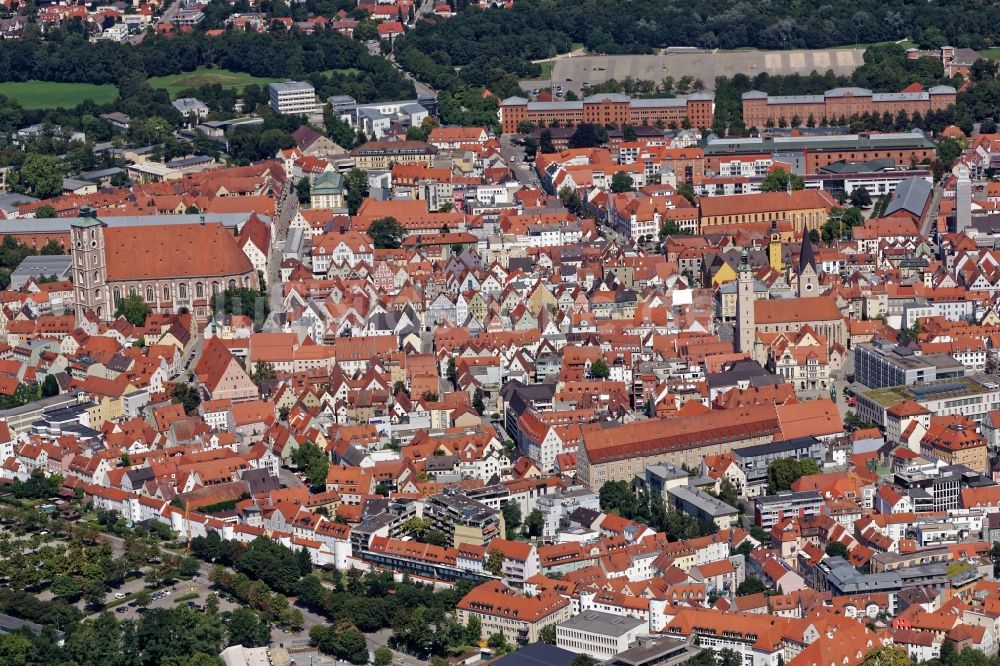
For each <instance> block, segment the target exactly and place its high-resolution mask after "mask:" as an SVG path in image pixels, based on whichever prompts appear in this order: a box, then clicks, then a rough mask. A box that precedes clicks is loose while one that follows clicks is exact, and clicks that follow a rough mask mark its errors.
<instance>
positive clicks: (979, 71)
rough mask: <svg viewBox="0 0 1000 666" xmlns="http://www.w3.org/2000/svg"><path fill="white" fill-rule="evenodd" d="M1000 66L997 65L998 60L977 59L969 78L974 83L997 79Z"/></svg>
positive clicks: (970, 70)
mask: <svg viewBox="0 0 1000 666" xmlns="http://www.w3.org/2000/svg"><path fill="white" fill-rule="evenodd" d="M998 65H1000V63H997V61H996V60H989V59H987V58H977V59H976V61H975V62H974V63H972V67H971V68H970V69H969V77H970V78H971V79H972V80H973V81H989V80H990V79H993V78H996V75H997V66H998Z"/></svg>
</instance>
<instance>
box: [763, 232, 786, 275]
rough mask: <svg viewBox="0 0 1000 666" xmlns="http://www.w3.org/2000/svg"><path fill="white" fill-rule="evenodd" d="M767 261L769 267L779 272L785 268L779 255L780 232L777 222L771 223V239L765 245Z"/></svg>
mask: <svg viewBox="0 0 1000 666" xmlns="http://www.w3.org/2000/svg"><path fill="white" fill-rule="evenodd" d="M767 262H768V263H769V264H771V268H773V269H774V270H776V271H778V272H779V273H780V272H781V271H783V270H784V269H785V262H784V259H783V258H782V256H781V233H780V232H779V231H778V223H777V222H772V223H771V240H770V241H769V242H768V245H767Z"/></svg>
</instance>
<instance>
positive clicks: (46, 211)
mask: <svg viewBox="0 0 1000 666" xmlns="http://www.w3.org/2000/svg"><path fill="white" fill-rule="evenodd" d="M55 216H56V209H55V208H53V207H52V206H50V205H49V204H44V205H42V206H39V207H38V208H36V209H35V218H36V219H46V218H50V217H55Z"/></svg>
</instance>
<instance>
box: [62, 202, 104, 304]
mask: <svg viewBox="0 0 1000 666" xmlns="http://www.w3.org/2000/svg"><path fill="white" fill-rule="evenodd" d="M70 242H71V243H72V256H73V291H74V293H75V296H76V323H77V324H79V323H80V322H81V321H82V320H83V316H84V314H85V313H86V312H93V313H94V314H96V315H97V316H98V317H99V318H102V319H103V318H105V317H109V316H110V315H111V313H112V312H113V309H114V308H115V304H112V303H110V302H108V295H107V294H108V292H107V282H108V274H107V267H106V265H105V257H104V223H102V222H101V221H100V220H98V219H97V214H96V213H95V211H94V210H93V209H92V208H89V207H83V208H81V209H80V216H79V217H78V218H76V219H75V220H73V222H72V223H71V224H70Z"/></svg>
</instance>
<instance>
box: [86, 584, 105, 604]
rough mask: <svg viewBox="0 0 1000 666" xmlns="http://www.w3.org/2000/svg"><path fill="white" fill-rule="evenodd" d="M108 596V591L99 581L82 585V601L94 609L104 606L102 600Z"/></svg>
mask: <svg viewBox="0 0 1000 666" xmlns="http://www.w3.org/2000/svg"><path fill="white" fill-rule="evenodd" d="M107 596H108V591H107V589H106V588H105V587H104V582H103V581H100V580H87V581H86V582H84V584H83V599H84V601H86V602H87V603H88V604H90V605H91V606H92V607H94V608H100V607H101V606H103V605H104V599H105V597H107Z"/></svg>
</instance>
